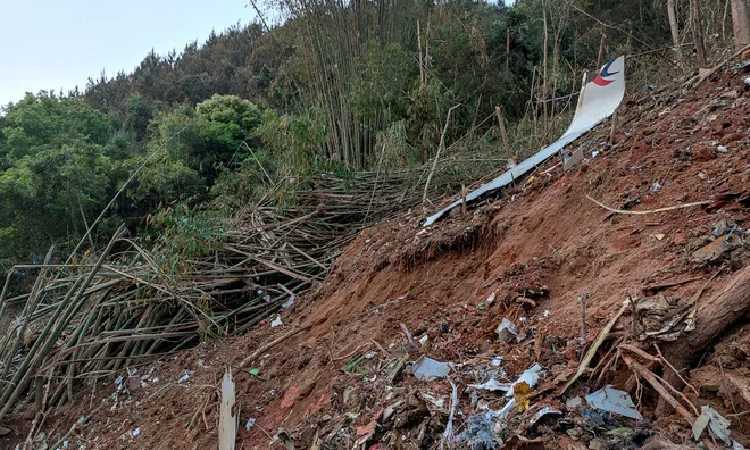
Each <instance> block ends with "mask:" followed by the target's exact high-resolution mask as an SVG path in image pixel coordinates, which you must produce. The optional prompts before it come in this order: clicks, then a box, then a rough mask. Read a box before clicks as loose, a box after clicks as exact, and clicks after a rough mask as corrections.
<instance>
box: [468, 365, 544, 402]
mask: <svg viewBox="0 0 750 450" xmlns="http://www.w3.org/2000/svg"><path fill="white" fill-rule="evenodd" d="M542 371H544V368H543V367H542V366H541V365H539V363H534V365H533V366H531V367H529V368H528V369H526V370H524V371H523V373H522V374H521V375H520V376H519V377H518V379H517V380H516V381H515V382H513V383H500V382H498V381H497V380H496V379H494V378H490V379H489V381H487V382H486V383H481V384H470V385H469V387H471V388H474V389H479V390H480V391H490V392H505V393H506V395H507V396H508V397H512V396H513V388H514V387H515V386H516V385H517V384H520V383H526V384H527V385H528V386H529V387H534V386H536V384H537V383H538V382H539V377H540V376H541V375H542Z"/></svg>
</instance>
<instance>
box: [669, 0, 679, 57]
mask: <svg viewBox="0 0 750 450" xmlns="http://www.w3.org/2000/svg"><path fill="white" fill-rule="evenodd" d="M667 16H669V29H670V30H672V43H673V44H674V51H675V52H676V53H677V58H678V59H679V60H680V63H682V47H681V46H680V29H679V28H678V27H677V13H676V12H675V8H674V0H667Z"/></svg>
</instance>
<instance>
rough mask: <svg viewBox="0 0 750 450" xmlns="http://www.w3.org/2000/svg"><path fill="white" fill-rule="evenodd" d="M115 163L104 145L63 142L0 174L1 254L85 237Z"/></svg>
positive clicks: (36, 249)
mask: <svg viewBox="0 0 750 450" xmlns="http://www.w3.org/2000/svg"><path fill="white" fill-rule="evenodd" d="M109 167H110V161H109V158H107V157H106V156H105V155H104V154H103V153H102V148H101V146H99V145H96V144H92V143H90V142H78V143H76V144H61V145H59V146H54V147H50V148H47V149H44V150H40V151H38V152H37V153H35V154H33V155H28V156H24V157H23V158H21V159H19V160H16V161H14V164H13V165H12V166H11V167H10V168H8V169H7V170H5V171H4V172H2V174H0V228H1V229H2V230H3V232H2V233H3V234H4V235H6V236H13V237H14V238H13V239H8V240H5V239H4V240H2V241H0V257H11V256H18V255H22V254H26V255H30V254H40V253H41V252H43V251H44V250H45V249H46V248H47V247H49V245H50V244H51V243H53V242H55V241H60V240H65V239H67V238H69V237H76V236H80V235H81V234H82V232H83V230H85V227H84V222H83V217H85V216H88V217H89V218H93V217H96V215H97V214H98V212H99V208H100V206H101V205H102V204H103V202H105V201H106V200H107V192H108V191H109Z"/></svg>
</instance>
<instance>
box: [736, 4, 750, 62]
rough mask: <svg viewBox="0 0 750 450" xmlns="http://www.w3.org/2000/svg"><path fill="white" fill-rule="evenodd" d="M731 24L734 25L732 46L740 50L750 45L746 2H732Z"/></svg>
mask: <svg viewBox="0 0 750 450" xmlns="http://www.w3.org/2000/svg"><path fill="white" fill-rule="evenodd" d="M732 23H733V24H734V45H735V48H737V50H741V49H743V48H745V47H747V46H748V45H750V17H748V11H747V0H732Z"/></svg>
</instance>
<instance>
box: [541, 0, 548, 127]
mask: <svg viewBox="0 0 750 450" xmlns="http://www.w3.org/2000/svg"><path fill="white" fill-rule="evenodd" d="M542 18H543V20H544V40H543V44H542V45H543V46H544V48H543V49H542V111H544V112H543V115H544V134H545V135H546V134H547V60H548V55H549V30H548V28H547V2H546V1H543V2H542Z"/></svg>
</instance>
